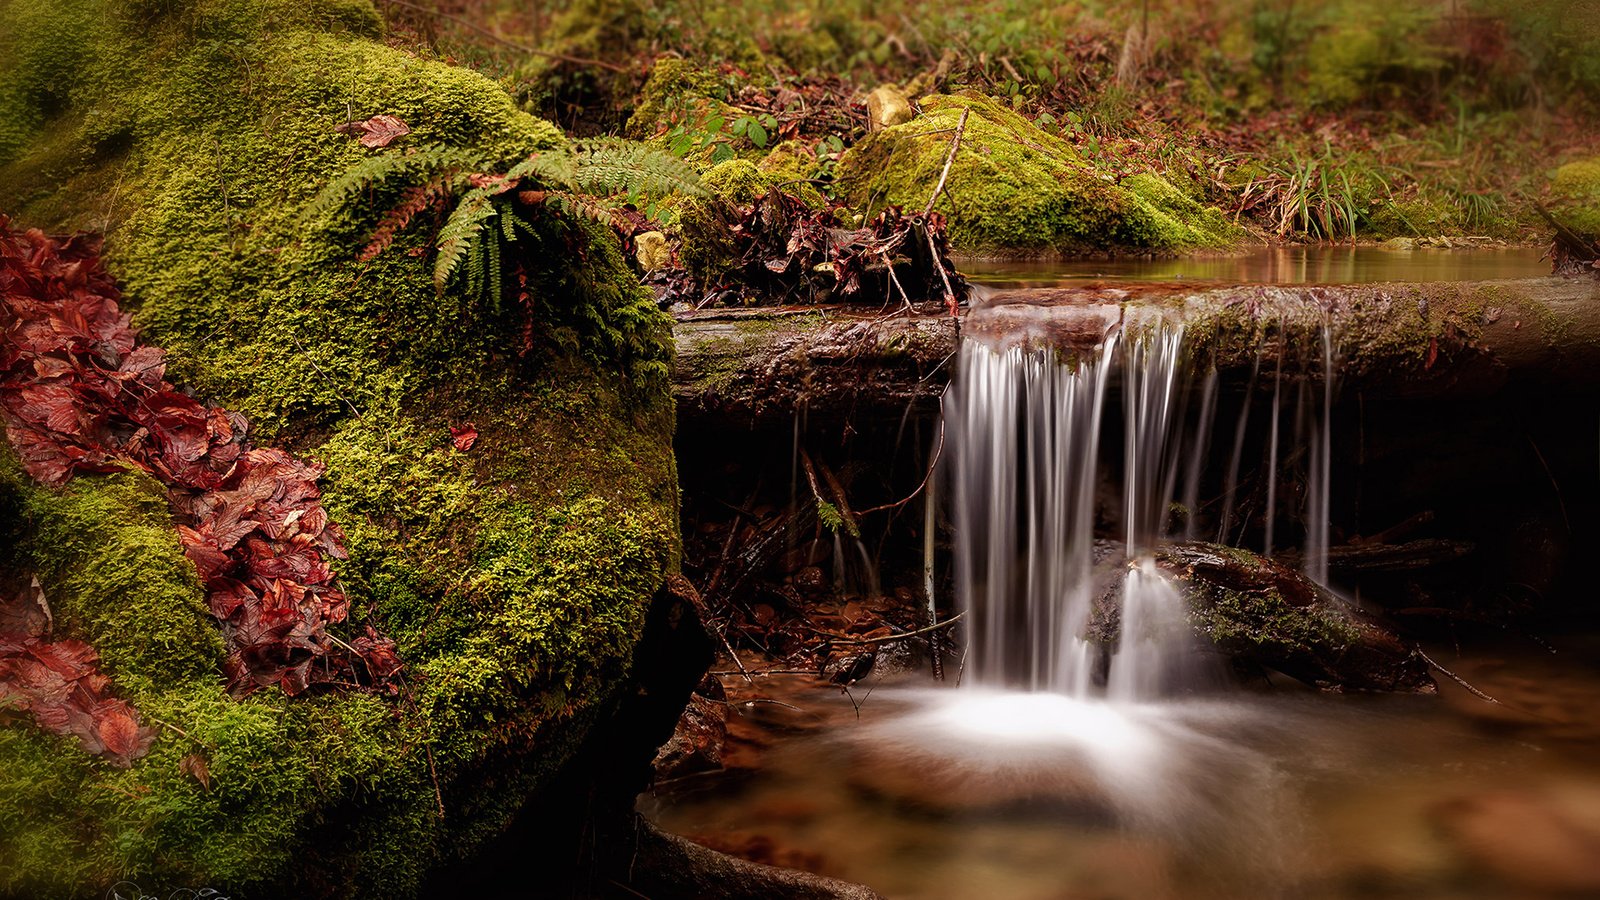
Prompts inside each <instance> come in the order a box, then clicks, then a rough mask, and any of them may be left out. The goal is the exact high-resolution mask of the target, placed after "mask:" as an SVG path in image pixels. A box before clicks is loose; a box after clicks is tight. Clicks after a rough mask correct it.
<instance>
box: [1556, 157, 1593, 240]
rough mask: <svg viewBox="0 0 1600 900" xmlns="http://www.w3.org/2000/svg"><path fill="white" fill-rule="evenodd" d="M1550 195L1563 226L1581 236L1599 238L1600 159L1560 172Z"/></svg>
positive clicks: (1573, 163) (1586, 161) (1566, 168)
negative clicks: (1596, 236)
mask: <svg viewBox="0 0 1600 900" xmlns="http://www.w3.org/2000/svg"><path fill="white" fill-rule="evenodd" d="M1550 193H1551V195H1552V198H1553V200H1554V203H1555V208H1556V212H1557V215H1558V217H1559V218H1560V219H1561V222H1562V224H1564V225H1566V226H1567V227H1568V228H1571V229H1572V230H1573V231H1576V232H1578V233H1579V234H1585V235H1591V236H1594V235H1600V156H1594V157H1590V158H1588V159H1581V160H1578V161H1576V162H1570V163H1567V164H1566V165H1564V166H1562V167H1561V168H1559V169H1557V170H1556V171H1555V174H1554V175H1552V176H1551V178H1550Z"/></svg>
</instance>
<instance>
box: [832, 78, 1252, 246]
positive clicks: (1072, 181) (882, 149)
mask: <svg viewBox="0 0 1600 900" xmlns="http://www.w3.org/2000/svg"><path fill="white" fill-rule="evenodd" d="M921 105H922V110H923V111H922V114H921V115H919V116H917V117H916V118H915V119H913V120H911V121H910V122H906V123H904V124H902V125H896V126H894V127H892V128H887V129H885V130H883V131H881V132H878V133H877V134H873V135H869V136H868V137H866V138H865V139H863V140H862V141H861V142H860V143H858V144H856V145H855V146H854V147H852V148H851V149H850V150H849V151H847V152H846V153H845V155H844V157H843V158H842V159H840V161H839V166H838V172H837V179H838V190H839V193H840V195H841V196H843V197H845V198H847V199H848V200H849V202H851V203H852V204H855V205H857V206H860V207H863V208H864V210H865V212H866V214H868V215H871V214H872V213H873V212H874V211H876V210H878V209H881V208H882V207H884V206H886V205H899V206H902V207H905V208H907V209H920V208H922V206H924V205H925V204H926V203H927V202H928V199H929V197H930V196H931V195H932V194H933V191H934V188H935V187H936V186H937V185H938V183H939V178H940V175H941V174H942V172H943V170H944V163H945V160H946V159H947V158H948V156H949V152H950V147H951V143H952V141H953V139H954V135H955V131H956V129H957V128H958V127H959V125H960V122H961V118H962V115H963V114H966V115H967V124H966V127H965V129H964V130H963V131H962V139H961V147H960V149H959V151H958V152H957V153H956V156H955V159H954V161H953V163H952V164H951V167H950V175H949V179H948V181H947V182H946V186H945V192H944V193H943V194H941V196H940V197H939V199H938V201H937V202H936V203H935V204H934V208H935V209H937V210H940V211H942V212H944V213H945V214H946V215H948V216H949V217H950V235H951V240H952V242H953V243H954V244H955V246H956V247H957V248H958V249H960V250H964V251H968V252H991V251H1000V252H1005V251H1044V250H1056V251H1064V252H1066V251H1074V250H1086V249H1097V250H1105V249H1116V248H1137V249H1146V250H1164V251H1171V250H1178V249H1182V248H1187V247H1200V246H1220V245H1224V244H1227V243H1229V242H1231V241H1234V240H1237V239H1238V237H1239V233H1238V232H1237V230H1236V229H1234V228H1233V226H1231V225H1230V224H1229V223H1228V222H1227V220H1226V219H1225V218H1223V216H1222V215H1221V213H1219V212H1217V211H1216V210H1205V209H1202V208H1201V207H1200V206H1199V205H1198V204H1197V203H1195V202H1194V201H1193V200H1192V199H1190V198H1188V197H1186V196H1184V195H1183V194H1182V193H1181V192H1179V191H1178V190H1177V189H1175V188H1173V187H1172V186H1171V184H1169V183H1168V182H1166V181H1165V180H1164V179H1162V178H1161V177H1159V176H1157V175H1153V174H1144V175H1137V176H1134V177H1132V178H1128V179H1125V180H1123V181H1122V182H1121V183H1118V182H1117V181H1116V180H1115V179H1114V178H1113V177H1112V176H1110V175H1109V174H1107V173H1102V172H1100V171H1099V170H1098V169H1097V168H1096V167H1095V166H1094V165H1093V164H1092V163H1090V162H1089V161H1087V160H1085V159H1084V158H1083V157H1082V155H1081V154H1079V153H1078V152H1077V151H1076V150H1075V149H1074V148H1073V147H1072V146H1071V145H1070V144H1068V143H1066V142H1065V141H1063V140H1061V139H1060V138H1057V137H1055V136H1053V135H1050V134H1048V133H1046V132H1044V131H1042V130H1040V129H1039V128H1037V127H1035V126H1034V125H1033V124H1032V123H1031V122H1029V121H1028V120H1026V119H1024V118H1023V117H1022V116H1020V115H1018V114H1016V113H1015V112H1013V111H1011V110H1009V109H1006V108H1005V107H1003V106H1001V105H999V104H998V103H996V102H995V101H993V100H990V99H988V98H986V97H982V96H980V95H978V94H975V93H966V94H961V95H959V96H930V97H924V98H923V99H922V101H921Z"/></svg>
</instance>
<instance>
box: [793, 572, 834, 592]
mask: <svg viewBox="0 0 1600 900" xmlns="http://www.w3.org/2000/svg"><path fill="white" fill-rule="evenodd" d="M794 586H795V587H797V588H799V589H800V592H801V593H803V594H820V593H822V592H823V591H825V590H827V589H828V576H826V575H824V574H822V569H820V568H818V567H817V566H806V567H805V568H803V569H801V570H800V571H798V572H796V573H795V575H794Z"/></svg>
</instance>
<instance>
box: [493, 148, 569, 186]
mask: <svg viewBox="0 0 1600 900" xmlns="http://www.w3.org/2000/svg"><path fill="white" fill-rule="evenodd" d="M572 172H573V156H572V154H570V153H567V152H541V153H535V154H533V155H531V156H529V157H528V158H527V159H525V160H523V161H522V162H519V163H517V164H516V165H514V166H512V167H511V168H510V169H507V170H506V178H507V179H509V180H511V181H521V180H522V179H524V178H529V179H532V180H533V181H534V182H535V183H537V184H541V185H544V186H547V187H554V188H561V189H567V190H570V189H571V188H572Z"/></svg>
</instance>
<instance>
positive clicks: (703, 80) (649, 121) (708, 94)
mask: <svg viewBox="0 0 1600 900" xmlns="http://www.w3.org/2000/svg"><path fill="white" fill-rule="evenodd" d="M725 93H726V92H725V91H724V89H723V85H722V79H720V78H718V77H717V76H716V75H715V74H713V73H711V72H708V71H706V70H704V69H701V68H700V67H698V66H696V65H695V64H694V63H692V62H690V61H689V60H687V59H681V58H679V57H675V56H666V57H662V58H661V59H658V60H656V62H655V65H654V66H653V67H652V68H651V70H650V77H649V78H648V79H647V80H646V81H645V83H644V87H643V88H641V89H640V91H639V96H638V99H637V100H635V101H634V105H633V115H632V116H631V117H629V119H628V126H627V134H628V136H629V137H631V138H634V139H636V140H645V139H647V138H650V137H654V136H655V134H656V132H657V131H659V130H661V125H662V123H663V122H665V121H666V120H667V116H668V115H669V114H670V113H671V112H672V111H673V110H674V109H681V108H684V107H686V106H688V105H690V104H694V103H700V102H709V103H713V104H715V105H716V106H717V107H719V108H726V109H728V110H731V107H727V106H726V104H725V103H723V100H724V99H725Z"/></svg>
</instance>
